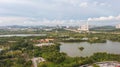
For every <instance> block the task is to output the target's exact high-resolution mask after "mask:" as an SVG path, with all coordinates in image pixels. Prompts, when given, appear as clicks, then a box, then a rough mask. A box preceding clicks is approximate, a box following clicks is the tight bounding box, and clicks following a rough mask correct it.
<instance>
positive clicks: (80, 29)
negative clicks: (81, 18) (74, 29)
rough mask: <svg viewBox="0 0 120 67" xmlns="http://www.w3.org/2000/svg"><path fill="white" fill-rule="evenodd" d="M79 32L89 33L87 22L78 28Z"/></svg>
mask: <svg viewBox="0 0 120 67" xmlns="http://www.w3.org/2000/svg"><path fill="white" fill-rule="evenodd" d="M78 30H79V31H80V32H89V25H88V22H87V24H85V25H81V26H80V28H78Z"/></svg>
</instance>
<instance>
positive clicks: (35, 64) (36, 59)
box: [31, 57, 45, 67]
mask: <svg viewBox="0 0 120 67" xmlns="http://www.w3.org/2000/svg"><path fill="white" fill-rule="evenodd" d="M31 60H32V62H33V65H34V67H37V65H38V63H40V62H45V59H44V58H42V57H37V58H33V59H31Z"/></svg>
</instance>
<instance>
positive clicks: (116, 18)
mask: <svg viewBox="0 0 120 67" xmlns="http://www.w3.org/2000/svg"><path fill="white" fill-rule="evenodd" d="M88 21H120V15H118V16H108V17H99V18H88Z"/></svg>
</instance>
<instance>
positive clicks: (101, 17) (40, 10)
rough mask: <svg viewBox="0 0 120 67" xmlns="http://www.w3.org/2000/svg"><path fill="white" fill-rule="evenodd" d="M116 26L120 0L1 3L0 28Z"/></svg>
mask: <svg viewBox="0 0 120 67" xmlns="http://www.w3.org/2000/svg"><path fill="white" fill-rule="evenodd" d="M87 22H89V24H90V25H116V24H120V0H0V26H6V25H82V24H86V23H87Z"/></svg>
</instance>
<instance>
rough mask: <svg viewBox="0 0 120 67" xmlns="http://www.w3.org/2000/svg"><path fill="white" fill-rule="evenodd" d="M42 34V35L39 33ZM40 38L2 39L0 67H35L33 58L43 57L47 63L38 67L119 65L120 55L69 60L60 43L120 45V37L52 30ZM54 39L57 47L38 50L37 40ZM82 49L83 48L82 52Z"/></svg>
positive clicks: (70, 58) (0, 42)
mask: <svg viewBox="0 0 120 67" xmlns="http://www.w3.org/2000/svg"><path fill="white" fill-rule="evenodd" d="M38 33H39V32H38ZM42 33H46V34H47V36H41V37H32V36H31V37H0V48H1V49H3V50H2V51H0V67H33V64H32V61H31V59H32V58H33V57H43V58H44V59H45V60H46V61H45V62H41V63H39V64H38V67H78V66H80V65H84V64H92V63H95V62H100V61H119V62H120V55H115V54H107V53H95V54H94V55H92V56H90V57H69V56H68V55H66V54H65V53H61V52H60V44H59V43H58V42H83V41H86V42H90V43H105V42H106V40H111V41H118V42H120V35H119V34H115V33H84V34H82V33H81V34H80V33H76V32H71V31H66V30H62V29H59V30H56V29H55V30H53V31H49V32H45V31H44V32H42ZM45 38H53V39H55V41H54V42H53V43H55V45H51V46H42V47H36V46H35V45H34V44H36V43H37V42H34V41H36V40H40V39H45ZM81 49H82V48H81Z"/></svg>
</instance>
